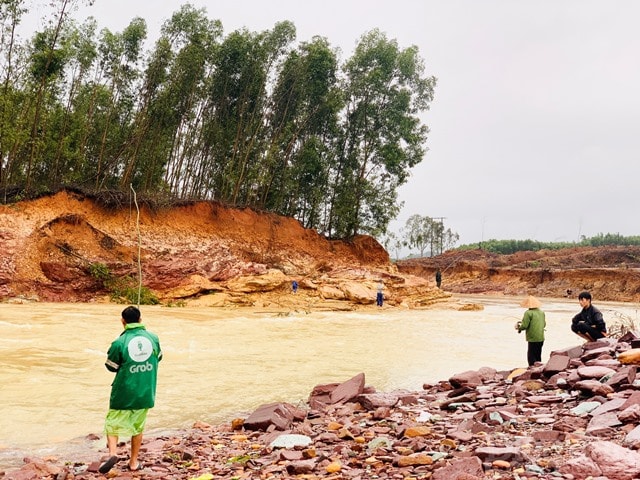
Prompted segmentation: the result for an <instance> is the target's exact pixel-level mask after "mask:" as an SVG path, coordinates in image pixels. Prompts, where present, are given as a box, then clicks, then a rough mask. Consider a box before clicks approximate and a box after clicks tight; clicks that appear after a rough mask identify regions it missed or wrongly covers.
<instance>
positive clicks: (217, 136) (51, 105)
mask: <svg viewBox="0 0 640 480" xmlns="http://www.w3.org/2000/svg"><path fill="white" fill-rule="evenodd" d="M80 1H81V0H53V1H52V2H51V5H52V6H53V7H54V8H53V9H52V12H51V19H50V22H49V23H48V24H47V26H46V27H45V28H43V29H42V30H41V31H37V32H35V33H33V35H32V37H31V38H29V39H28V40H27V41H21V40H20V38H19V37H18V36H17V34H16V32H17V31H18V28H17V27H18V26H19V24H20V22H21V20H22V18H23V16H24V15H25V14H26V13H28V9H27V7H26V6H25V5H26V0H1V1H0V29H1V31H0V73H1V79H0V81H1V85H0V187H1V188H2V192H3V198H4V201H5V202H6V201H7V200H8V192H10V191H16V190H17V191H19V192H20V193H21V195H22V196H23V197H29V196H33V195H35V194H38V193H40V192H45V191H51V190H55V189H58V188H61V187H63V186H74V187H78V188H83V189H86V190H90V191H93V192H100V191H105V190H109V191H112V190H115V191H118V190H120V191H125V190H128V189H129V188H130V186H133V187H134V188H135V189H136V190H137V191H139V192H141V193H143V194H148V195H162V196H166V197H168V198H179V199H208V200H218V201H221V202H224V203H227V204H231V205H236V206H250V207H253V208H258V209H264V210H268V211H272V212H275V213H278V214H281V215H287V216H291V217H294V218H297V219H298V220H300V222H301V223H302V224H303V225H304V226H305V227H308V228H315V229H317V230H318V231H320V232H322V233H324V234H326V235H327V236H330V237H332V238H336V237H340V238H344V237H349V236H351V235H354V234H356V233H373V234H376V233H380V232H382V231H384V230H386V227H387V224H388V222H389V220H390V219H392V218H393V217H395V215H396V214H397V212H398V209H399V205H398V200H397V189H398V187H399V186H400V185H402V184H403V183H405V182H406V181H407V179H408V176H409V174H410V169H411V168H412V167H413V166H415V165H416V164H417V163H418V162H420V161H421V160H422V158H423V156H424V154H425V151H426V148H425V141H426V138H427V133H428V128H427V126H426V125H424V124H423V122H422V121H421V118H420V116H421V113H423V112H424V111H425V110H427V109H428V107H429V103H430V102H431V101H432V98H433V89H434V85H435V78H433V77H431V76H427V75H426V74H425V66H424V62H423V60H422V59H421V58H420V56H419V52H418V50H417V48H415V47H409V48H406V49H401V48H400V47H399V46H398V44H397V42H396V41H395V40H392V39H389V38H387V36H386V34H384V33H383V32H381V31H379V30H372V31H369V32H367V33H365V34H364V35H363V36H362V37H361V38H360V39H359V42H358V43H357V45H356V47H355V50H354V52H353V54H352V55H351V57H350V58H348V59H347V60H346V61H341V60H340V58H339V50H338V49H336V48H333V47H332V46H331V45H330V43H329V42H328V40H327V39H326V38H323V37H314V38H312V39H311V40H309V41H302V42H296V29H295V26H294V25H293V24H292V23H291V22H288V21H285V22H281V23H277V24H276V25H275V26H274V27H273V29H271V30H267V31H263V32H251V31H248V30H247V29H239V30H236V31H233V32H231V33H228V34H226V35H225V34H224V33H223V27H222V23H221V22H220V21H219V20H211V19H210V18H208V17H207V14H206V11H205V10H204V9H196V8H194V7H193V6H191V5H189V4H185V5H183V6H182V7H181V8H180V9H179V10H177V11H176V12H175V13H174V14H173V15H172V16H171V18H169V19H168V20H166V21H165V23H164V24H163V26H162V29H161V33H160V36H159V38H157V40H156V41H155V42H154V43H153V45H152V47H150V48H149V49H145V41H146V40H147V26H146V22H145V21H144V19H142V18H134V19H133V20H132V21H131V22H130V23H129V25H128V26H127V27H126V28H124V29H123V30H122V31H121V32H112V31H109V30H108V29H105V28H103V29H100V30H99V29H98V24H97V22H96V20H95V19H93V18H91V17H90V18H88V19H87V20H85V21H84V22H82V23H78V22H77V21H75V20H74V19H73V12H74V11H75V10H76V9H77V7H78V5H79V4H80Z"/></svg>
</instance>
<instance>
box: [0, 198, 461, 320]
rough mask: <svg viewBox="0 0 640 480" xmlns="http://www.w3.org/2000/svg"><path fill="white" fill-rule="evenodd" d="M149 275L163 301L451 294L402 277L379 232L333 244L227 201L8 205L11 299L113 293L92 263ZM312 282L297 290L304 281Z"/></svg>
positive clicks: (424, 300) (349, 301) (3, 246)
mask: <svg viewBox="0 0 640 480" xmlns="http://www.w3.org/2000/svg"><path fill="white" fill-rule="evenodd" d="M139 249H140V258H141V268H142V279H143V283H144V285H145V286H147V287H149V288H150V289H151V290H152V291H153V292H154V293H155V294H156V295H158V297H159V298H160V299H161V300H162V301H163V302H173V301H188V302H196V303H197V304H201V305H216V306H224V305H238V304H240V305H253V306H281V307H289V308H296V306H300V305H302V306H303V307H313V306H314V305H316V304H317V302H324V303H325V304H326V303H327V302H336V304H339V305H341V306H340V307H336V308H349V307H345V305H350V306H355V305H368V304H372V303H373V302H374V301H375V288H376V284H377V282H378V280H379V279H383V280H384V282H385V286H386V295H387V299H388V301H389V303H390V304H392V305H401V304H403V305H406V306H409V307H416V306H418V307H419V306H426V305H430V304H432V303H434V302H438V301H444V300H446V299H447V298H448V295H447V294H446V293H444V292H441V291H439V290H437V289H435V288H434V287H433V282H431V281H428V280H426V279H422V278H419V277H414V276H412V275H404V274H400V273H399V272H398V271H397V268H396V267H395V265H393V264H392V263H391V262H390V261H389V256H388V254H387V252H386V251H385V250H384V249H383V248H382V247H381V246H380V245H379V244H378V242H377V241H376V240H375V239H373V238H372V237H368V236H358V237H356V238H354V239H353V240H352V241H349V242H343V241H331V240H328V239H326V238H325V237H323V236H321V235H319V234H318V233H317V232H315V231H313V230H308V229H304V228H303V227H302V226H301V225H300V223H299V222H297V221H296V220H293V219H290V218H285V217H280V216H277V215H273V214H269V213H261V212H256V211H253V210H250V209H231V208H227V207H224V206H222V205H220V204H218V203H215V202H194V203H189V204H185V205H180V206H176V207H172V208H162V209H157V210H151V209H149V208H146V207H145V208H141V211H140V217H139V235H138V221H137V210H136V208H135V205H134V204H132V205H130V207H129V208H120V209H115V210H114V209H109V208H104V207H101V206H99V205H98V204H97V203H96V202H94V201H93V200H91V199H89V198H86V197H84V196H82V195H80V194H77V193H73V192H66V191H63V192H59V193H57V194H55V195H52V196H49V197H43V198H40V199H37V200H33V201H28V202H21V203H18V204H13V205H4V206H0V259H1V260H0V299H4V300H7V299H14V298H21V299H25V298H26V299H34V300H41V301H71V302H86V301H93V300H101V299H105V298H108V292H107V291H106V289H105V287H104V285H103V282H102V281H100V280H99V279H97V278H95V277H94V276H93V275H91V273H90V266H91V265H95V264H98V263H101V264H105V265H106V266H107V267H108V269H109V271H110V272H111V273H113V274H115V275H118V276H125V275H129V276H131V277H134V278H137V275H138V262H137V258H138V250H139ZM294 279H295V280H297V281H298V283H299V284H300V290H299V294H298V295H297V296H296V297H295V300H294V296H293V295H291V293H290V292H291V290H290V285H291V282H292V280H294Z"/></svg>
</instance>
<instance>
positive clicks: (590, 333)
mask: <svg viewBox="0 0 640 480" xmlns="http://www.w3.org/2000/svg"><path fill="white" fill-rule="evenodd" d="M578 302H579V303H580V306H581V307H582V310H581V311H580V313H578V314H577V315H576V316H575V317H573V319H572V320H571V331H573V332H574V333H576V334H577V335H579V336H580V337H582V338H584V339H585V340H586V341H587V342H594V341H596V340H598V339H600V338H603V337H606V336H607V325H606V324H605V322H604V318H603V317H602V312H601V311H600V310H598V309H597V308H596V307H594V306H593V305H592V304H591V294H590V293H589V292H580V294H579V295H578Z"/></svg>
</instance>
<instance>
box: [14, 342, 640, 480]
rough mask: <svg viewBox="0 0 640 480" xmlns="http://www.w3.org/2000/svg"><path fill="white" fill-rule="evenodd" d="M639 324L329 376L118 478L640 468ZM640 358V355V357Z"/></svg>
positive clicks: (148, 453)
mask: <svg viewBox="0 0 640 480" xmlns="http://www.w3.org/2000/svg"><path fill="white" fill-rule="evenodd" d="M636 342H638V340H637V339H636V337H635V336H634V335H632V334H627V335H626V336H625V337H623V338H621V339H620V340H615V339H611V338H608V339H603V340H600V341H598V342H592V343H587V344H585V345H582V346H578V347H574V348H568V349H566V350H562V351H556V352H553V353H552V354H551V357H550V359H549V361H548V362H547V363H546V364H537V365H535V366H533V367H529V368H528V369H519V370H514V371H511V372H497V371H496V370H494V369H492V368H487V367H483V368H480V369H479V370H478V371H468V372H463V373H460V374H457V375H454V376H453V377H452V378H450V379H449V380H448V381H442V382H439V383H437V384H435V385H424V389H423V391H420V392H409V391H394V392H387V393H379V392H376V391H375V390H374V389H372V388H370V387H366V386H365V378H364V374H359V375H357V376H355V377H354V378H352V379H350V380H348V381H346V382H344V383H342V384H330V385H319V386H317V387H316V388H315V389H314V390H313V392H312V393H311V395H310V398H309V402H308V404H306V405H304V406H294V405H291V404H288V403H277V404H269V405H263V406H262V407H260V408H258V409H257V410H256V411H255V412H253V413H252V414H251V415H249V416H248V417H247V418H244V419H236V420H234V421H232V422H231V423H229V424H225V425H219V426H212V425H207V424H203V423H197V424H196V425H194V426H193V428H192V429H191V430H189V431H186V432H182V433H181V434H178V435H171V436H160V437H156V438H153V439H148V440H146V441H145V443H144V445H143V452H142V456H141V459H142V461H143V463H144V465H145V468H144V469H143V470H141V471H137V472H127V471H126V470H125V467H126V456H127V446H126V445H124V444H123V445H121V456H122V462H121V463H120V464H118V465H116V467H114V469H113V470H112V471H111V472H110V473H109V474H108V476H109V477H126V476H136V477H143V478H156V479H164V478H167V479H198V480H209V479H213V478H227V479H238V480H239V479H249V478H251V479H258V478H259V479H264V480H268V479H281V478H301V479H305V480H309V479H324V480H338V479H353V480H359V479H398V480H401V479H433V480H456V479H457V480H477V479H489V478H491V479H520V480H524V479H566V480H586V479H592V480H596V479H597V480H605V479H609V480H614V479H616V480H617V479H628V480H631V479H637V478H640V453H638V452H637V451H636V449H637V448H638V447H640V382H637V381H636V375H637V372H636V370H637V367H636V366H635V365H634V364H633V363H626V364H622V363H621V362H620V361H619V358H618V357H619V355H620V353H621V352H625V351H626V352H628V351H629V350H630V349H632V347H635V346H636V345H635V343H636ZM638 356H639V357H640V355H638ZM99 464H100V462H98V461H96V462H94V463H90V464H86V463H75V464H73V463H68V464H64V465H63V464H62V463H61V460H60V459H58V460H53V459H49V460H47V461H45V460H38V459H32V460H28V463H27V464H26V465H25V466H23V467H22V468H21V469H20V470H17V471H15V472H5V474H4V477H3V480H30V479H36V478H56V480H62V479H65V478H67V479H70V478H77V479H93V478H98V477H102V475H100V474H98V473H97V468H98V466H99Z"/></svg>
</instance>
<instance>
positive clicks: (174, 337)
mask: <svg viewBox="0 0 640 480" xmlns="http://www.w3.org/2000/svg"><path fill="white" fill-rule="evenodd" d="M461 301H463V302H467V303H480V304H483V305H484V309H483V310H481V311H457V310H450V309H435V310H402V309H395V308H386V307H385V308H381V309H376V308H375V307H371V308H370V309H367V310H360V311H357V312H315V313H310V314H291V315H287V316H283V315H281V314H277V313H273V312H259V311H255V310H249V309H234V310H229V309H216V308H202V307H201V308H167V307H159V306H153V307H147V306H143V307H142V309H141V310H142V315H143V319H142V320H143V323H144V324H145V325H146V326H147V328H148V329H150V330H152V331H154V332H155V333H157V334H158V335H159V337H160V342H161V346H162V349H163V353H164V358H163V360H162V362H161V364H160V368H159V373H158V393H157V399H156V407H155V408H154V409H153V410H151V412H150V413H149V417H148V421H147V431H148V432H149V433H152V432H153V431H163V430H170V429H177V428H184V427H188V426H190V425H192V424H193V423H194V422H195V421H197V420H201V421H204V422H208V423H219V422H222V421H226V420H229V419H231V418H233V417H235V416H240V415H246V414H247V413H248V412H250V411H252V410H253V409H255V408H256V407H258V406H259V405H261V404H263V403H270V402H275V401H287V402H291V403H299V402H300V403H303V402H306V400H307V399H308V396H309V393H310V392H311V390H312V389H313V387H314V386H316V385H318V384H322V383H332V382H343V381H345V380H348V379H349V378H351V377H353V376H354V375H357V374H358V373H361V372H364V374H365V378H366V383H367V385H371V386H373V387H375V388H376V389H377V390H379V391H390V390H393V389H399V388H404V389H410V390H420V389H421V388H422V385H423V384H424V383H429V382H436V381H438V380H446V379H448V378H449V377H450V376H451V375H453V374H455V373H458V372H461V371H465V370H471V369H474V370H475V369H478V368H480V367H483V366H489V367H493V368H496V369H497V370H510V369H513V368H516V367H522V366H526V342H525V339H524V333H523V334H520V335H518V334H517V333H516V332H515V330H514V328H513V325H514V323H515V322H516V321H517V320H519V319H520V318H521V317H522V314H523V312H524V309H523V308H521V307H519V306H518V303H519V301H520V299H517V298H502V297H500V298H498V297H496V298H494V297H483V296H474V297H461ZM594 305H596V306H598V307H600V308H601V310H603V313H604V314H605V319H606V320H613V317H614V316H620V315H623V316H625V317H627V318H631V319H634V320H635V319H636V317H637V310H636V309H637V305H635V304H633V305H631V304H604V303H598V302H595V301H594ZM122 308H123V306H122V305H112V304H22V305H13V304H0V468H2V467H5V468H6V467H7V466H16V465H17V462H19V460H20V459H21V458H22V457H23V456H24V453H25V452H34V453H36V454H37V453H40V454H41V453H42V452H47V451H55V452H61V451H62V452H64V451H65V449H73V448H76V447H77V445H76V446H74V445H75V443H74V442H76V443H77V442H81V443H82V442H84V441H83V440H81V439H84V438H85V437H86V436H87V435H88V434H96V435H98V436H101V437H102V428H103V421H104V415H105V413H106V411H107V409H108V401H109V391H110V383H111V381H112V379H113V374H112V373H110V372H108V371H107V370H106V368H105V367H104V361H105V358H106V351H107V349H108V347H109V345H110V343H111V341H112V340H113V339H114V338H116V337H117V336H118V335H119V334H120V332H121V325H120V322H119V318H120V312H121V310H122ZM542 308H543V310H544V311H545V312H546V315H547V331H546V338H547V340H546V341H545V345H544V349H543V361H545V360H546V359H548V357H549V352H551V351H552V350H556V349H562V348H566V347H570V346H573V345H577V344H579V343H581V341H580V339H579V338H578V337H576V336H575V335H574V334H573V333H571V331H570V329H569V324H570V319H571V317H572V316H573V315H574V314H575V313H577V312H578V310H579V306H578V304H577V301H575V300H573V299H571V300H563V299H555V300H547V299H543V307H542ZM85 443H86V442H85ZM83 445H84V446H83V448H87V445H85V444H84V443H83ZM103 446H104V440H103V439H101V440H100V441H99V442H98V443H97V444H96V445H95V446H92V445H89V446H88V448H96V449H97V448H102V447H103ZM96 451H97V450H96Z"/></svg>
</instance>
